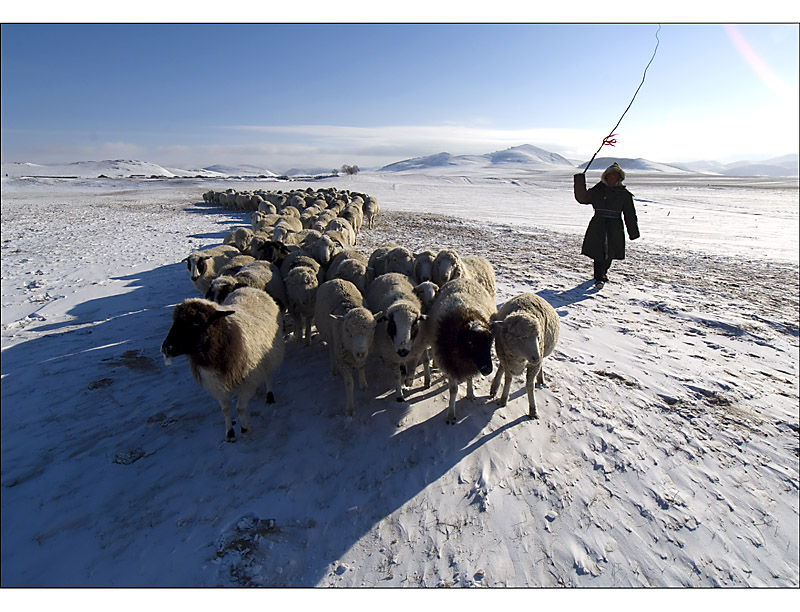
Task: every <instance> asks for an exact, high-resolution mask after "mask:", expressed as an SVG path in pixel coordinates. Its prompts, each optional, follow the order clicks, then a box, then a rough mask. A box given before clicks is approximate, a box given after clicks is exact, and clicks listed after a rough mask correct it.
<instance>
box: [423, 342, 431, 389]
mask: <svg viewBox="0 0 800 612" xmlns="http://www.w3.org/2000/svg"><path fill="white" fill-rule="evenodd" d="M422 368H423V370H424V372H425V379H424V380H425V388H426V389H430V386H431V360H430V355H429V354H428V349H425V354H424V355H423V357H422Z"/></svg>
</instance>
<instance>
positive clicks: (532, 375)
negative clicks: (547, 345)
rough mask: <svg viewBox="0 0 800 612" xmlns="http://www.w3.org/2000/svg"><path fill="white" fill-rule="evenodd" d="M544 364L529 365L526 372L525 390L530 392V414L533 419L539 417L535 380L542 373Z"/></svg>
mask: <svg viewBox="0 0 800 612" xmlns="http://www.w3.org/2000/svg"><path fill="white" fill-rule="evenodd" d="M541 372H542V364H541V363H539V364H537V365H535V366H532V365H529V366H528V368H527V370H526V372H525V390H526V391H527V392H528V416H529V417H530V418H532V419H536V418H538V416H537V414H536V397H535V396H534V380H535V379H536V377H537V376H539V375H541Z"/></svg>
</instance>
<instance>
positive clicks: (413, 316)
mask: <svg viewBox="0 0 800 612" xmlns="http://www.w3.org/2000/svg"><path fill="white" fill-rule="evenodd" d="M366 301H367V304H368V305H369V308H370V310H372V312H373V313H382V314H381V315H380V316H377V315H376V320H377V323H378V327H377V328H376V330H375V347H376V352H377V354H378V356H379V357H380V358H381V361H382V362H383V363H385V364H386V365H388V366H389V367H390V368H392V370H393V372H394V378H395V388H396V390H397V393H396V395H395V399H396V400H397V401H398V402H402V401H404V400H405V395H404V392H403V382H404V381H405V383H406V385H407V386H411V385H412V384H413V380H414V373H415V371H416V369H417V365H418V364H419V362H420V361H422V362H423V366H424V368H425V379H424V384H425V388H426V389H427V388H428V387H430V386H431V371H430V363H429V361H428V359H427V348H428V342H427V335H426V333H425V330H424V329H423V328H424V326H425V319H427V317H426V316H425V315H424V314H422V305H421V304H420V301H419V299H418V298H417V296H416V295H415V294H414V286H413V285H412V284H411V281H409V279H408V277H407V276H405V275H404V274H400V273H398V272H390V273H389V274H384V275H383V276H380V277H378V278H376V279H375V281H374V282H373V283H372V284H371V285H370V286H369V289H368V290H367V294H366ZM384 323H385V325H384Z"/></svg>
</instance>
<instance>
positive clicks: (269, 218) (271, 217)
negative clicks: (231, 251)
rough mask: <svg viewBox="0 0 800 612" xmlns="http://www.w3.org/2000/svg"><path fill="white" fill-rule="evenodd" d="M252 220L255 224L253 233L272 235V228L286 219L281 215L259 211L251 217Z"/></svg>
mask: <svg viewBox="0 0 800 612" xmlns="http://www.w3.org/2000/svg"><path fill="white" fill-rule="evenodd" d="M250 218H251V220H252V222H253V231H254V232H255V233H257V234H258V233H262V232H263V233H265V234H270V233H272V228H273V227H274V226H275V224H276V223H277V222H278V221H280V220H281V219H283V218H284V216H283V215H280V214H267V213H263V212H259V211H255V212H253V214H252V215H251V217H250Z"/></svg>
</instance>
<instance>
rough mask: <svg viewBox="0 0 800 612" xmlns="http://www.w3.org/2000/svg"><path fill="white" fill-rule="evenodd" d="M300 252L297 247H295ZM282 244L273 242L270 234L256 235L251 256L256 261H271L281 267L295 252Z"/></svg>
mask: <svg viewBox="0 0 800 612" xmlns="http://www.w3.org/2000/svg"><path fill="white" fill-rule="evenodd" d="M293 249H294V250H298V249H297V247H293ZM293 249H290V248H289V247H288V246H287V245H285V244H284V243H282V242H277V241H275V240H272V238H271V237H270V236H269V235H268V234H254V235H253V240H252V241H251V242H250V254H251V255H252V256H253V257H255V258H256V259H259V260H263V261H270V262H272V263H274V264H275V265H276V266H278V267H280V265H281V263H283V260H284V259H286V257H288V256H289V254H290V253H292V252H293Z"/></svg>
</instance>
